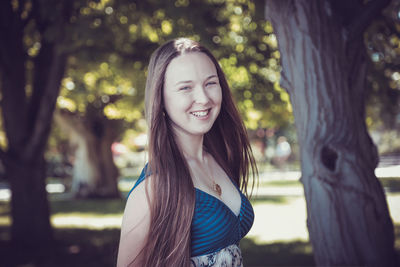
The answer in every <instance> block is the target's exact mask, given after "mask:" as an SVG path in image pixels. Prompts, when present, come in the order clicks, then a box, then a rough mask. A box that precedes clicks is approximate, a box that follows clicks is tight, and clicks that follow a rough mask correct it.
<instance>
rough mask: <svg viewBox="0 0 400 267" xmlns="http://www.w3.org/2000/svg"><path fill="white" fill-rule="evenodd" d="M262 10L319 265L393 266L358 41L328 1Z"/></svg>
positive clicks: (269, 4) (273, 2)
mask: <svg viewBox="0 0 400 267" xmlns="http://www.w3.org/2000/svg"><path fill="white" fill-rule="evenodd" d="M353 2H355V1H353ZM265 4H266V5H265V14H266V19H268V20H270V21H271V22H272V25H273V27H274V30H275V34H276V37H277V40H278V43H279V50H280V52H281V64H282V69H283V70H282V74H281V75H282V80H281V84H282V87H284V88H286V90H287V91H288V93H289V95H290V100H291V103H292V106H293V113H294V117H295V124H296V128H297V136H298V141H299V144H300V154H301V168H302V178H301V182H302V183H303V185H304V191H305V197H306V202H307V225H308V230H309V235H310V240H311V242H312V245H313V251H314V257H315V260H316V263H317V265H324V266H331V265H346V266H348V265H363V266H364V265H368V266H395V265H396V254H395V250H394V234H393V224H392V221H391V218H390V215H389V211H388V206H387V203H386V198H385V194H384V192H383V189H382V186H381V184H380V183H379V181H378V180H377V178H376V176H375V174H374V169H375V168H376V166H377V163H378V155H377V150H376V147H375V146H374V144H373V142H372V140H371V138H370V136H369V135H368V132H367V128H366V124H365V111H364V109H365V104H364V100H365V81H366V67H367V61H366V60H367V58H366V53H365V47H364V43H363V35H362V33H359V36H355V35H354V34H356V32H355V31H354V28H351V27H346V26H345V25H344V23H343V20H342V19H341V17H340V15H339V14H337V13H335V12H334V11H333V9H332V7H331V3H330V1H326V0H325V1H320V0H295V1H294V0H292V1H289V0H286V1H278V0H267V1H266V2H265ZM355 15H356V14H354V16H355ZM355 28H358V29H361V28H362V25H357V26H356V27H355ZM349 29H351V30H350V31H349ZM349 32H351V33H352V34H353V35H352V36H349Z"/></svg>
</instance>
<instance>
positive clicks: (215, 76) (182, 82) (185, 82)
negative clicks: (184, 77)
mask: <svg viewBox="0 0 400 267" xmlns="http://www.w3.org/2000/svg"><path fill="white" fill-rule="evenodd" d="M211 78H218V76H217V75H216V74H212V75H210V76H208V77H207V78H206V79H205V81H207V80H209V79H211ZM192 82H193V81H191V80H188V81H179V82H177V83H175V85H179V84H187V83H192Z"/></svg>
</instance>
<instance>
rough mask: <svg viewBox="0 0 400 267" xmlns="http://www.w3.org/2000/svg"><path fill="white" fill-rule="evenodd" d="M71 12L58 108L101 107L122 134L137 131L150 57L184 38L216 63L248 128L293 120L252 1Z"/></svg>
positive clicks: (90, 6)
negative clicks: (119, 125)
mask: <svg viewBox="0 0 400 267" xmlns="http://www.w3.org/2000/svg"><path fill="white" fill-rule="evenodd" d="M77 10H78V12H75V15H74V16H73V17H72V18H71V25H70V26H69V32H70V42H69V43H68V47H66V48H65V49H69V51H71V56H70V60H69V64H68V69H67V74H66V77H65V78H64V81H63V84H62V91H61V95H60V97H59V99H58V105H59V106H60V107H62V108H67V109H69V110H70V111H74V112H79V113H84V112H85V109H86V106H87V105H95V106H98V107H100V106H101V107H102V108H103V111H102V112H103V113H104V114H105V115H106V117H108V118H109V119H123V120H124V121H125V122H126V127H125V129H127V128H133V129H135V130H136V131H138V132H141V131H143V130H144V126H145V121H144V118H143V100H144V85H145V71H146V67H147V64H148V60H149V58H150V54H151V53H152V51H154V50H155V48H156V47H157V46H159V45H160V44H162V43H164V42H165V41H166V40H168V39H172V38H176V37H181V36H186V37H190V38H193V39H195V40H199V41H201V42H202V43H203V44H205V45H206V46H208V47H209V48H210V49H211V50H212V51H213V53H214V54H215V55H216V57H217V58H218V59H219V61H220V63H221V66H222V67H223V69H224V71H225V73H226V76H227V78H228V80H229V82H230V85H231V87H232V90H233V93H234V95H235V98H236V100H237V103H238V107H239V109H240V111H241V113H242V115H243V117H244V119H245V123H246V125H247V126H248V127H249V128H251V129H256V128H258V127H279V126H285V125H288V124H289V123H291V122H292V115H291V106H290V104H289V97H288V95H287V93H286V92H285V91H284V90H282V89H281V88H280V87H279V71H280V66H279V57H280V54H279V52H278V50H277V43H276V38H275V36H274V35H273V33H272V27H271V25H270V23H269V22H266V21H263V20H262V19H258V20H257V19H256V10H255V6H254V4H253V3H252V2H251V1H211V0H210V1H199V0H197V1H175V2H174V1H172V2H171V1H136V2H135V1H99V2H97V3H95V2H93V1H89V2H87V3H86V4H85V5H84V6H81V7H80V8H79V9H77ZM193 10H196V12H193ZM115 95H118V96H119V97H118V98H117V100H116V101H114V102H109V99H110V96H115ZM96 103H97V104H96Z"/></svg>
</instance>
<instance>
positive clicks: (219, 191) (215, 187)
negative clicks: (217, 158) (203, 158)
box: [207, 159, 222, 197]
mask: <svg viewBox="0 0 400 267" xmlns="http://www.w3.org/2000/svg"><path fill="white" fill-rule="evenodd" d="M207 165H208V169H209V171H210V175H209V177H210V178H211V181H212V183H213V185H212V190H213V191H214V192H215V193H217V195H218V196H219V197H221V195H222V189H221V186H220V185H219V184H217V183H216V182H215V179H214V176H213V175H212V170H211V168H210V164H209V162H208V159H207Z"/></svg>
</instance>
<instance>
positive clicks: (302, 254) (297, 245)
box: [0, 178, 400, 267]
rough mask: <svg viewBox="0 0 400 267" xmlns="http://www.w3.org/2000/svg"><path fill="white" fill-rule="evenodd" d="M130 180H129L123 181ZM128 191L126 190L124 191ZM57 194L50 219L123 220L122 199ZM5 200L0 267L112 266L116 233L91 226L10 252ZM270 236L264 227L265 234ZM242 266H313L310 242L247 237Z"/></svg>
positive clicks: (0, 209) (390, 181)
mask: <svg viewBox="0 0 400 267" xmlns="http://www.w3.org/2000/svg"><path fill="white" fill-rule="evenodd" d="M380 181H381V183H382V185H383V186H384V187H388V188H390V190H391V191H393V190H400V179H399V178H385V179H380ZM127 182H128V183H129V182H130V181H129V180H128V181H127ZM262 186H276V187H293V186H301V184H300V183H299V182H298V181H284V180H283V181H269V182H265V183H263V185H262ZM124 193H126V192H124ZM61 196H62V195H61V194H52V195H51V197H50V206H51V211H52V215H54V216H59V217H63V216H70V215H73V216H77V217H79V218H81V219H82V220H84V221H85V222H87V223H88V225H90V224H91V222H93V221H96V220H98V218H99V219H101V218H103V217H106V216H113V217H115V218H118V217H120V216H122V213H123V210H124V206H125V199H124V198H121V199H117V200H109V199H101V200H83V199H79V200H70V199H65V198H64V199H63V198H62V197H61ZM288 201H290V198H289V197H284V196H278V197H275V196H268V197H261V198H257V199H253V200H252V203H253V204H259V203H266V202H267V203H271V204H278V205H280V204H288ZM9 215H10V207H9V202H6V201H0V266H6V267H13V266H19V267H22V266H24V267H72V266H73V267H81V266H82V267H83V266H85V267H92V266H93V267H94V266H96V267H103V266H104V267H107V266H110V267H111V266H115V263H116V257H117V250H118V242H119V234H120V230H119V229H118V228H117V227H116V228H105V229H100V230H99V229H89V228H90V227H89V226H88V227H84V226H78V227H77V226H72V227H64V226H58V227H55V228H54V236H55V239H56V242H55V243H54V244H53V245H52V246H51V247H48V248H46V249H45V250H43V251H41V252H39V253H37V254H34V255H32V254H31V253H29V251H27V252H23V251H19V250H16V249H15V248H13V247H12V246H11V244H10V242H9V239H10V233H9V230H10V229H9V223H7V222H6V221H7V220H8V219H9ZM265 231H266V232H268V229H266V230H265ZM395 236H396V248H397V250H398V251H399V250H400V225H396V226H395ZM241 248H242V252H243V258H244V266H246V267H257V266H314V265H315V263H314V260H313V255H312V248H311V245H310V243H309V242H300V241H293V242H288V243H284V242H283V243H281V242H280V243H273V244H259V243H256V242H255V241H254V240H252V239H249V238H245V239H243V240H242V241H241Z"/></svg>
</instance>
